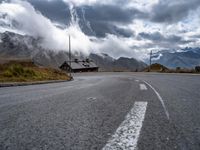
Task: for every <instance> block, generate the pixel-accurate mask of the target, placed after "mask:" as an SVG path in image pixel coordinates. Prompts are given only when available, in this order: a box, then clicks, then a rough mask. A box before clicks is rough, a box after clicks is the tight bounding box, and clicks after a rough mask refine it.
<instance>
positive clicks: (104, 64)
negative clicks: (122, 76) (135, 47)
mask: <svg viewBox="0 0 200 150" xmlns="http://www.w3.org/2000/svg"><path fill="white" fill-rule="evenodd" d="M89 57H90V58H91V59H92V60H94V61H95V62H96V64H97V65H98V66H99V67H100V68H101V69H102V71H142V70H143V69H144V68H145V67H147V65H146V64H145V63H144V62H142V61H139V60H137V59H135V58H125V57H120V58H119V59H114V58H112V57H111V56H109V55H108V54H103V53H101V54H90V56H89Z"/></svg>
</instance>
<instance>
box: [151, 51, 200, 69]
mask: <svg viewBox="0 0 200 150" xmlns="http://www.w3.org/2000/svg"><path fill="white" fill-rule="evenodd" d="M154 56H157V58H155V59H154V60H153V63H160V64H162V65H164V66H166V67H168V68H176V67H182V68H195V66H198V65H200V48H185V49H182V50H180V51H174V52H169V51H160V52H158V53H156V54H154Z"/></svg>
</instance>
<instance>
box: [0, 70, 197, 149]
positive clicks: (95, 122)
mask: <svg viewBox="0 0 200 150" xmlns="http://www.w3.org/2000/svg"><path fill="white" fill-rule="evenodd" d="M74 78H75V80H74V81H72V82H63V83H54V84H44V85H31V86H21V87H7V88H0V150H40V149H41V150H46V149H48V150H96V149H97V150H99V149H103V150H114V149H128V150H129V149H130V150H131V149H137V150H173V149H180V150H199V149H200V76H199V75H186V74H153V73H152V74H147V73H88V74H76V75H75V77H74Z"/></svg>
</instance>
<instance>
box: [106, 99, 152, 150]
mask: <svg viewBox="0 0 200 150" xmlns="http://www.w3.org/2000/svg"><path fill="white" fill-rule="evenodd" d="M147 104H148V103H147V102H135V104H134V107H133V108H132V109H131V111H130V112H129V113H128V114H127V116H126V119H125V120H124V121H123V122H122V123H121V125H120V126H119V127H118V129H117V130H116V132H115V134H114V135H113V136H112V137H111V138H110V140H109V141H108V142H107V144H106V145H105V146H104V148H103V149H102V150H116V149H121V150H135V149H137V142H138V139H139V136H140V130H141V128H142V123H143V121H144V118H145V113H146V109H147Z"/></svg>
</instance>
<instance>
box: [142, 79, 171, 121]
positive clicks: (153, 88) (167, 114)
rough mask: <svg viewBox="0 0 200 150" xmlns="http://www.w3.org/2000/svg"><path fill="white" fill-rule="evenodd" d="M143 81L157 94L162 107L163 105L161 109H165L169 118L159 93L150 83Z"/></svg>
mask: <svg viewBox="0 0 200 150" xmlns="http://www.w3.org/2000/svg"><path fill="white" fill-rule="evenodd" d="M143 82H144V83H146V84H147V85H148V86H149V87H150V88H151V89H152V90H153V91H154V92H155V93H156V95H157V97H158V99H159V100H160V102H161V104H162V107H163V109H164V111H165V114H166V116H167V119H168V120H169V112H168V110H167V108H166V106H165V103H164V100H163V99H162V97H161V96H160V94H159V93H158V91H156V89H155V88H154V87H153V86H152V85H151V84H149V83H148V82H146V81H143Z"/></svg>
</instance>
